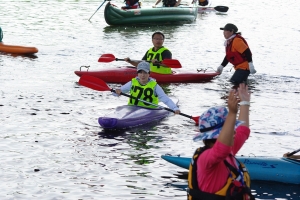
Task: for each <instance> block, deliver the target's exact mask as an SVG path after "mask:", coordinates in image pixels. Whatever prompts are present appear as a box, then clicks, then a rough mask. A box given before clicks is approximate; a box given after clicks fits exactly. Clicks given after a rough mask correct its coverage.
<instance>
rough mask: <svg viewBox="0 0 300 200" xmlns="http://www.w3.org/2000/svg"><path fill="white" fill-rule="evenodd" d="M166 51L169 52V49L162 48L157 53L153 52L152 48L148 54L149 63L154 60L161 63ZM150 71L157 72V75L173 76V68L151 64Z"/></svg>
mask: <svg viewBox="0 0 300 200" xmlns="http://www.w3.org/2000/svg"><path fill="white" fill-rule="evenodd" d="M165 50H168V49H167V48H165V47H161V48H160V49H158V50H157V51H153V50H152V48H150V49H149V50H148V52H147V61H151V60H153V59H157V60H158V61H159V62H160V61H162V60H163V58H162V55H161V54H162V53H163V52H164V51H165ZM150 71H151V72H155V73H159V74H172V70H171V68H169V67H163V66H159V65H155V64H153V63H151V62H150Z"/></svg>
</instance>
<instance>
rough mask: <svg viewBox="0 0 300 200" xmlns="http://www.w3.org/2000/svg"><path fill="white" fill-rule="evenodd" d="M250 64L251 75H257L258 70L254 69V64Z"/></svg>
mask: <svg viewBox="0 0 300 200" xmlns="http://www.w3.org/2000/svg"><path fill="white" fill-rule="evenodd" d="M248 64H249V70H250V74H255V73H256V70H255V69H254V65H253V62H249V63H248Z"/></svg>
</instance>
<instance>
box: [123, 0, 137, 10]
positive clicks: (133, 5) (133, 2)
mask: <svg viewBox="0 0 300 200" xmlns="http://www.w3.org/2000/svg"><path fill="white" fill-rule="evenodd" d="M124 2H125V6H123V7H122V9H123V10H126V9H137V8H141V4H140V2H139V0H124Z"/></svg>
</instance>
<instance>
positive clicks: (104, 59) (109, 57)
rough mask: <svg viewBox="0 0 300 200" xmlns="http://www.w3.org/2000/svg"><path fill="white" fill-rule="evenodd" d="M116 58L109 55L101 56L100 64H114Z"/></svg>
mask: <svg viewBox="0 0 300 200" xmlns="http://www.w3.org/2000/svg"><path fill="white" fill-rule="evenodd" d="M115 60H116V57H115V56H114V55H113V54H110V53H107V54H103V55H102V56H100V58H99V59H98V62H112V61H115Z"/></svg>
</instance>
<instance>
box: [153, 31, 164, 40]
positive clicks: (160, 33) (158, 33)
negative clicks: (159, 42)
mask: <svg viewBox="0 0 300 200" xmlns="http://www.w3.org/2000/svg"><path fill="white" fill-rule="evenodd" d="M156 34H157V35H161V36H162V37H163V39H165V35H164V34H163V33H162V32H159V31H158V32H155V33H153V34H152V39H153V38H154V35H156Z"/></svg>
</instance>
